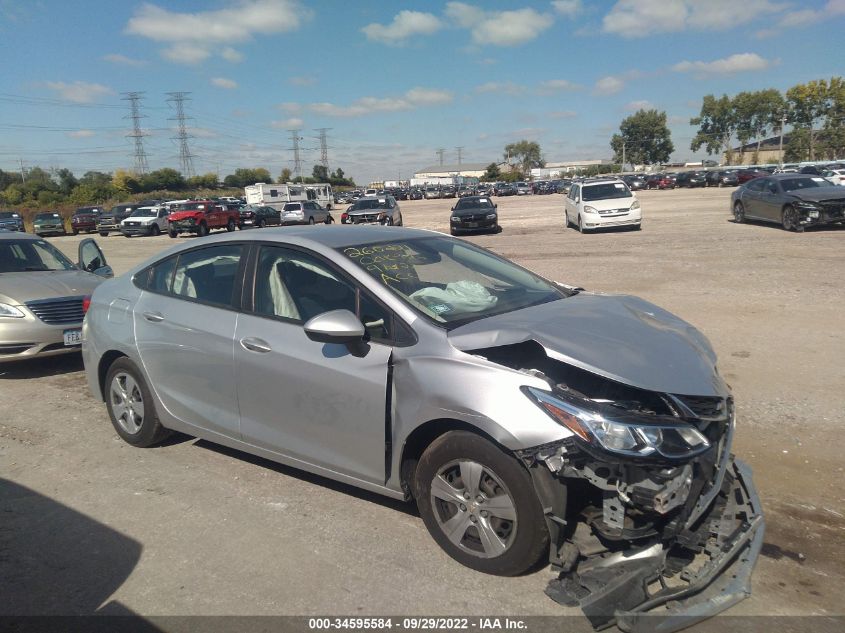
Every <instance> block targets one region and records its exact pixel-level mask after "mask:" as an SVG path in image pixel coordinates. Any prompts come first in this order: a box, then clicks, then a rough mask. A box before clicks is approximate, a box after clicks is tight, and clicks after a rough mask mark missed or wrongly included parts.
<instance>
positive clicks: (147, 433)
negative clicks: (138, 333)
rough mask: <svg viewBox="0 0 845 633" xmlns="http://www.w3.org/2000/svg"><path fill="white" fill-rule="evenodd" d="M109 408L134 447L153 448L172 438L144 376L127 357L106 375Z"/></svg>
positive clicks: (123, 435) (118, 429) (117, 425)
mask: <svg viewBox="0 0 845 633" xmlns="http://www.w3.org/2000/svg"><path fill="white" fill-rule="evenodd" d="M106 408H107V409H108V412H109V417H110V418H111V421H112V424H113V425H114V429H115V431H117V434H118V435H120V437H121V438H123V440H124V441H126V442H127V443H129V444H131V445H132V446H138V447H141V448H146V447H147V446H153V445H154V444H158V443H159V442H161V441H162V440H163V439H164V438H166V437H167V436H168V435H170V431H169V430H168V429H166V428H164V427H163V426H162V424H161V422H160V421H159V419H158V414H157V413H156V410H155V405H154V404H153V398H152V394H150V390H149V388H148V387H147V383H146V381H145V380H144V378H143V376H142V375H141V372H140V371H139V370H138V367H137V366H136V365H135V363H133V362H132V361H131V360H129V359H128V358H126V357H125V356H124V357H122V358H119V359H117V360H116V361H115V362H114V363H112V366H111V367H109V371H108V373H107V374H106Z"/></svg>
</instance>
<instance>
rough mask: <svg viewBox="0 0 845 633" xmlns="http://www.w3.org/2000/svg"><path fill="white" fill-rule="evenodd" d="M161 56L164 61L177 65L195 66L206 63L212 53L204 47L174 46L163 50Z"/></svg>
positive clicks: (187, 44) (192, 45) (190, 45)
mask: <svg viewBox="0 0 845 633" xmlns="http://www.w3.org/2000/svg"><path fill="white" fill-rule="evenodd" d="M161 56H162V57H164V59H166V60H168V61H171V62H175V63H177V64H187V65H189V66H193V65H195V64H199V63H200V62H204V61H205V60H206V59H208V58H209V57H211V51H209V50H208V49H207V48H206V47H204V46H195V45H194V44H189V43H184V44H174V45H173V46H168V47H167V48H165V49H162V51H161Z"/></svg>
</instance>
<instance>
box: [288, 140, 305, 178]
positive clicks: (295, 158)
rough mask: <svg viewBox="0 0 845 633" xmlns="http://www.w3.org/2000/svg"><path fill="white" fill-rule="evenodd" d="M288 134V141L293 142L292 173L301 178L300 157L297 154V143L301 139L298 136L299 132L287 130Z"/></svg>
mask: <svg viewBox="0 0 845 633" xmlns="http://www.w3.org/2000/svg"><path fill="white" fill-rule="evenodd" d="M288 132H290V140H291V141H293V147H291V149H292V150H293V173H294V174H296V175H297V176H299V177H300V178H302V157H301V156H300V154H299V141H301V140H302V137H301V136H300V135H299V130H288Z"/></svg>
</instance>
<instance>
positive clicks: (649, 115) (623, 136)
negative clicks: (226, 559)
mask: <svg viewBox="0 0 845 633" xmlns="http://www.w3.org/2000/svg"><path fill="white" fill-rule="evenodd" d="M610 147H611V148H612V149H613V152H614V154H615V159H614V160H615V161H616V162H617V163H622V154H623V148H624V154H625V160H626V161H627V162H629V163H631V164H634V165H654V164H657V163H665V162H668V161H669V156H670V155H671V154H672V152H674V151H675V146H674V145H673V144H672V133H671V132H670V131H669V127H668V126H667V125H666V112H663V111H660V112H658V111H657V110H637V111H636V112H635V113H634V114H632V115H631V116H629V117H627V118H625V119H623V121H622V123H621V124H620V125H619V134H614V135H613V137H612V138H611V139H610Z"/></svg>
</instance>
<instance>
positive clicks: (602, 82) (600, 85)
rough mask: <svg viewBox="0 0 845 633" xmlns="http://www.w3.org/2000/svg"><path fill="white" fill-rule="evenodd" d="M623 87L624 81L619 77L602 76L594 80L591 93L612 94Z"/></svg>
mask: <svg viewBox="0 0 845 633" xmlns="http://www.w3.org/2000/svg"><path fill="white" fill-rule="evenodd" d="M624 87H625V82H624V81H623V80H622V79H620V78H619V77H614V76H612V75H609V76H607V77H602V78H601V79H599V80H598V81H597V82H596V85H595V87H594V88H593V94H597V95H612V94H616V93H617V92H619V91H620V90H622V88H624Z"/></svg>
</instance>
